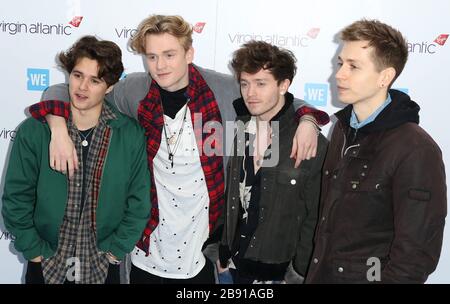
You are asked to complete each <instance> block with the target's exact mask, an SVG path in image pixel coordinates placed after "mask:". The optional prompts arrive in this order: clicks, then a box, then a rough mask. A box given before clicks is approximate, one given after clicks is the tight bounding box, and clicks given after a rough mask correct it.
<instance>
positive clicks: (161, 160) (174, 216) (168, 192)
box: [131, 105, 209, 279]
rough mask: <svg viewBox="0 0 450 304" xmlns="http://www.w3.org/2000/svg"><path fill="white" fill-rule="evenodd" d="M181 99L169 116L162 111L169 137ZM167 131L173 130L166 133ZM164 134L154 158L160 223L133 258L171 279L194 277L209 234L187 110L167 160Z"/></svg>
mask: <svg viewBox="0 0 450 304" xmlns="http://www.w3.org/2000/svg"><path fill="white" fill-rule="evenodd" d="M186 107H187V105H185V106H184V107H183V108H182V109H180V111H179V112H178V113H177V114H176V116H175V118H174V119H172V118H170V117H169V116H166V115H164V120H165V123H166V131H167V137H169V138H170V136H171V135H175V138H177V136H178V132H179V130H180V126H181V125H182V122H183V117H184V113H185V108H186ZM169 132H170V133H171V134H170V135H169ZM166 142H167V140H166V137H165V134H164V130H163V131H162V136H161V145H160V147H159V150H158V153H157V154H156V156H155V158H154V159H153V172H154V178H155V186H156V191H157V194H158V209H159V224H158V226H157V227H156V229H155V230H154V231H153V232H152V234H151V235H150V254H149V255H148V256H145V252H144V251H142V250H140V249H138V248H135V249H134V250H133V252H132V254H131V260H132V263H133V264H134V265H135V266H136V267H138V268H140V269H142V270H145V271H147V272H149V273H151V274H153V275H157V276H159V277H164V278H171V279H189V278H193V277H195V276H196V275H197V274H198V273H199V272H200V271H201V270H202V268H203V266H204V265H205V262H206V260H205V257H204V255H203V253H202V250H201V249H202V246H203V244H204V242H205V241H206V239H207V238H208V234H209V195H208V188H207V187H206V181H205V175H204V173H203V169H202V166H201V163H200V157H199V151H198V147H197V143H196V140H195V134H194V130H193V127H192V120H191V113H190V111H189V108H188V109H187V111H186V119H185V122H184V127H183V132H182V134H181V136H180V139H179V143H178V148H176V151H175V152H174V151H173V150H174V148H175V146H176V143H173V144H172V145H171V146H170V148H171V150H172V153H173V154H174V159H173V168H172V167H171V161H169V152H168V149H167V143H166Z"/></svg>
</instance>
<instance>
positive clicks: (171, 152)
mask: <svg viewBox="0 0 450 304" xmlns="http://www.w3.org/2000/svg"><path fill="white" fill-rule="evenodd" d="M189 100H190V99H189V98H188V100H187V101H186V104H185V105H184V107H185V109H184V115H183V121H182V122H181V127H180V130H178V135H177V136H176V139H175V135H176V133H175V134H170V130H169V135H170V137H168V136H167V130H166V121H165V119H163V120H164V122H163V123H164V124H163V129H164V137H165V138H166V146H167V152H169V161H170V167H171V168H173V158H174V156H175V152H176V151H177V149H178V146H179V145H180V138H181V134H182V133H183V129H184V123H185V121H186V114H187V110H188V103H189ZM161 107H162V109H163V113H164V107H163V106H162V103H161ZM163 118H164V114H163ZM167 128H168V126H167ZM171 145H174V148H173V150H172V149H171V148H170V146H171Z"/></svg>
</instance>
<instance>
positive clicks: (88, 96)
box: [2, 36, 151, 284]
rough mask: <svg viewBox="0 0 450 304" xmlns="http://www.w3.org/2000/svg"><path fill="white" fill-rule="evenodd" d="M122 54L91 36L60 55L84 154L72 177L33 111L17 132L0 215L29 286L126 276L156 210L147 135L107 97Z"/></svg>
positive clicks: (76, 138) (72, 130) (74, 133)
mask: <svg viewBox="0 0 450 304" xmlns="http://www.w3.org/2000/svg"><path fill="white" fill-rule="evenodd" d="M121 57H122V53H121V51H120V48H119V47H118V46H117V45H116V44H114V43H113V42H110V41H99V40H98V39H97V38H95V37H93V36H85V37H83V38H81V39H80V40H79V41H77V42H76V43H75V44H74V45H73V46H72V47H71V48H70V49H69V50H68V51H67V52H63V53H61V54H60V55H59V60H60V63H61V66H62V67H63V68H64V69H65V70H66V71H67V72H68V73H69V93H70V113H69V114H70V118H69V120H68V122H67V128H68V130H69V134H70V137H71V139H72V141H73V142H74V144H75V146H76V148H77V153H78V158H79V159H81V160H82V161H81V162H80V165H81V166H80V170H78V171H77V172H76V173H75V175H74V177H73V178H72V179H70V180H69V179H67V177H66V176H65V175H63V174H61V173H58V172H56V171H54V170H52V169H51V168H50V166H49V164H48V158H49V155H48V145H49V143H50V139H51V132H50V130H49V127H48V125H46V124H42V123H41V122H39V121H37V120H36V119H33V118H29V119H27V120H26V121H25V122H24V123H23V124H22V125H21V126H20V128H19V129H18V131H17V136H16V139H15V141H14V145H13V148H12V151H11V156H10V160H9V165H8V170H7V173H6V178H5V189H4V195H3V209H2V214H3V218H4V221H5V225H6V227H7V229H8V230H9V231H10V232H11V233H12V234H13V235H14V236H15V237H16V240H15V243H14V245H15V247H16V249H17V250H18V251H20V252H22V254H23V255H24V257H25V258H26V259H27V260H28V268H27V273H26V277H25V281H26V283H55V284H61V283H97V284H103V283H120V275H119V264H120V260H121V259H122V258H123V257H124V256H125V254H127V253H128V252H130V251H131V250H132V249H133V247H134V244H135V243H136V241H137V240H138V239H139V237H140V235H141V232H142V230H143V229H144V227H145V224H146V222H147V220H148V218H149V216H150V207H151V206H150V197H149V196H150V192H149V190H148V189H149V188H150V177H149V172H148V169H147V168H148V166H147V160H146V151H145V138H144V132H143V130H142V129H141V127H140V126H139V125H138V124H137V122H135V121H133V120H132V119H130V118H128V117H126V116H124V115H122V114H121V113H119V112H118V111H117V110H116V109H115V108H114V107H112V106H111V105H109V104H108V103H106V102H104V96H105V94H106V93H108V92H109V91H111V90H112V87H113V84H114V83H116V82H117V81H118V80H119V78H120V75H121V74H122V72H123V65H122V60H121Z"/></svg>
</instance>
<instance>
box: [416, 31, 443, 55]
mask: <svg viewBox="0 0 450 304" xmlns="http://www.w3.org/2000/svg"><path fill="white" fill-rule="evenodd" d="M448 36H449V34H440V35H439V36H437V37H436V39H434V40H433V42H428V41H421V42H408V51H409V52H410V53H417V54H425V55H428V54H430V55H433V54H435V53H436V52H437V51H438V50H439V49H440V48H441V47H443V46H444V45H445V42H446V41H447V38H448Z"/></svg>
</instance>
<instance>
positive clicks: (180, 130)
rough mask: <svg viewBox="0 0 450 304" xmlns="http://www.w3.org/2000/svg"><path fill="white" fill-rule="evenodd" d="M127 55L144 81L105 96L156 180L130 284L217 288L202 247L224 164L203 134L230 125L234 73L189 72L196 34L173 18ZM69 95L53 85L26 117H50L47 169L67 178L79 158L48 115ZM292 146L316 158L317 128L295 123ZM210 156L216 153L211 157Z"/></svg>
mask: <svg viewBox="0 0 450 304" xmlns="http://www.w3.org/2000/svg"><path fill="white" fill-rule="evenodd" d="M131 47H132V49H133V50H134V51H136V52H137V53H139V54H142V55H143V56H145V59H146V63H147V66H148V70H149V73H148V74H147V73H133V74H130V75H128V76H127V77H126V78H125V79H124V80H123V81H121V82H120V83H119V84H118V85H117V86H116V87H115V88H114V90H113V92H112V93H111V94H109V96H108V97H109V100H111V101H112V102H113V103H115V104H116V106H117V107H118V108H119V110H120V111H122V112H124V113H126V114H128V115H130V116H133V117H135V118H136V119H138V120H139V122H140V124H141V125H142V126H143V127H144V128H145V130H146V136H147V153H148V165H149V169H150V172H151V176H152V188H151V201H152V212H151V213H152V215H151V219H150V221H149V222H148V225H147V227H146V228H145V230H144V232H143V235H142V237H141V239H140V241H139V242H138V243H137V245H136V248H135V250H134V252H133V253H132V255H131V260H132V264H133V265H132V268H131V274H130V281H131V283H172V282H174V283H180V282H182V283H214V281H215V280H214V268H213V265H212V263H211V262H210V261H208V259H206V258H205V257H204V255H203V253H202V249H204V247H205V246H204V245H205V242H206V240H207V239H208V237H209V238H210V239H211V235H212V234H213V232H214V231H215V226H216V222H217V218H218V217H219V215H220V213H221V212H222V205H223V202H224V198H223V194H224V170H223V164H224V162H225V163H226V162H227V157H226V156H224V154H225V152H226V151H225V149H224V147H225V146H226V145H225V142H224V141H223V140H222V139H223V138H222V135H221V134H220V132H219V131H218V130H217V129H215V130H214V132H211V133H208V132H204V131H203V130H204V128H205V127H208V126H207V125H208V124H209V123H211V122H215V123H220V124H221V125H225V122H227V121H234V119H235V117H236V113H235V112H234V109H233V107H232V101H233V100H234V99H236V98H237V97H239V96H240V93H239V87H238V86H237V84H236V82H235V81H234V79H233V77H232V76H231V75H224V74H220V73H217V72H215V71H211V70H206V69H203V68H201V67H198V66H195V65H193V64H192V60H193V56H194V49H193V47H192V27H191V26H190V25H189V24H188V23H187V22H186V21H185V20H184V19H183V18H181V17H179V16H162V15H154V16H150V17H148V18H146V19H144V20H143V21H142V22H141V24H140V25H139V28H138V30H137V32H136V35H135V36H134V37H133V40H132V44H131ZM65 90H66V89H65V87H64V85H58V86H54V87H51V88H50V90H48V91H47V92H46V95H45V96H44V99H45V101H44V102H42V103H40V104H37V105H36V106H34V107H32V108H31V110H30V111H31V112H32V114H33V116H37V117H42V116H44V115H47V116H46V117H47V119H48V121H49V124H50V126H51V129H52V132H53V138H54V141H53V142H52V144H51V147H50V148H51V149H52V151H51V156H50V165H51V167H52V168H55V169H56V170H58V171H62V172H67V171H68V173H69V175H71V174H73V170H74V168H76V167H77V165H76V164H77V159H76V157H73V156H72V155H74V154H73V145H72V144H71V143H70V140H69V139H68V137H67V135H66V132H67V131H66V130H65V127H64V121H63V119H61V118H59V117H55V116H53V115H48V114H56V115H58V116H66V104H65V103H62V102H58V101H55V100H65V94H66V93H65ZM296 108H297V109H298V110H297V113H298V116H302V115H303V114H311V115H312V116H313V117H314V118H315V121H316V122H317V123H318V124H322V125H323V124H326V123H327V122H328V120H329V117H328V115H327V114H326V113H324V112H321V111H317V110H315V109H312V108H309V107H304V102H302V101H300V100H296ZM236 110H237V111H246V108H245V106H243V105H241V107H239V106H237V108H236ZM240 114H242V113H240ZM311 115H308V117H310V116H311ZM216 126H217V124H216ZM225 133H226V132H224V134H225ZM217 136H219V139H218V140H217V138H216V137H217ZM293 140H294V147H293V151H292V153H291V157H296V159H297V162H296V165H297V166H298V165H299V163H300V161H301V160H302V159H309V158H310V157H313V156H315V153H316V151H315V149H316V146H317V125H316V124H315V123H311V120H310V119H304V122H303V120H302V119H300V124H299V127H298V130H297V133H296V137H295V138H294V139H293ZM211 142H212V145H210V146H209V147H206V146H207V143H211ZM203 143H205V144H203ZM208 145H209V144H208ZM208 148H209V149H211V148H212V149H213V150H214V151H220V152H218V153H217V152H216V153H212V154H211V153H208V152H211V151H208ZM213 259H214V260H215V259H217V257H215V258H213Z"/></svg>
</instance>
